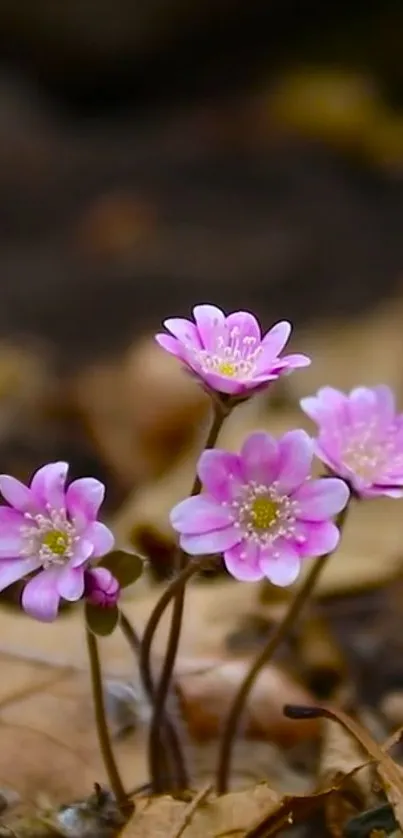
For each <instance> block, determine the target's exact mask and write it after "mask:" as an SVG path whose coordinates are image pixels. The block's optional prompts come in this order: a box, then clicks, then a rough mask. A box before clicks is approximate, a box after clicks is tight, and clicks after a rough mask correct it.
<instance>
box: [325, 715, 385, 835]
mask: <svg viewBox="0 0 403 838" xmlns="http://www.w3.org/2000/svg"><path fill="white" fill-rule="evenodd" d="M357 769H360V770H357ZM342 778H345V782H343V785H342V788H340V789H339V790H337V791H334V792H333V793H332V794H330V795H329V796H328V797H327V798H326V800H325V803H324V811H325V818H326V824H327V828H328V830H329V832H330V834H331V835H332V838H341V836H342V835H343V834H344V826H345V824H346V823H347V821H349V820H350V819H351V817H352V816H353V815H354V814H355V813H356V812H357V811H361V809H362V808H364V807H368V806H369V805H371V802H372V801H373V799H374V795H373V791H372V781H373V767H372V766H371V765H369V764H368V765H363V754H362V747H361V746H360V745H359V743H357V740H356V739H354V738H353V737H352V736H351V735H350V733H348V732H347V731H346V730H345V729H344V728H342V727H340V726H339V725H335V724H333V722H331V721H330V720H328V719H325V720H324V721H323V735H322V748H321V757H320V762H319V776H318V787H319V789H321V788H328V787H329V786H330V785H331V784H334V783H337V782H339V781H340V780H341V779H342ZM346 792H348V794H346Z"/></svg>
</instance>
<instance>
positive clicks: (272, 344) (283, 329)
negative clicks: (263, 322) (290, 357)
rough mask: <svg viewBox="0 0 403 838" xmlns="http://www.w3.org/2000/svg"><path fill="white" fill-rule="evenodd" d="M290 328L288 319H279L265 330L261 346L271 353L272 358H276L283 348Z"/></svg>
mask: <svg viewBox="0 0 403 838" xmlns="http://www.w3.org/2000/svg"><path fill="white" fill-rule="evenodd" d="M291 330H292V326H291V323H289V322H288V320H281V321H280V322H279V323H276V324H275V325H274V326H273V327H272V328H271V329H270V331H268V332H266V334H265V335H264V337H263V340H262V347H263V348H264V349H267V350H268V351H269V352H270V353H271V357H272V358H277V355H279V354H280V352H281V350H282V349H284V347H285V345H286V343H287V341H288V338H289V337H290V334H291Z"/></svg>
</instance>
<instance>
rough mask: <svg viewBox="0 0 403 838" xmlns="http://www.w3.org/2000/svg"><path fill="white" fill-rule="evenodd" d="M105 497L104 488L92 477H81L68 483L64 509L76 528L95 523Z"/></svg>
mask: <svg viewBox="0 0 403 838" xmlns="http://www.w3.org/2000/svg"><path fill="white" fill-rule="evenodd" d="M104 497H105V486H104V484H103V483H101V482H100V480H95V478H94V477H81V478H80V479H79V480H73V482H72V483H70V486H69V488H68V489H67V493H66V507H67V511H68V513H69V515H70V517H71V518H72V519H73V521H74V522H75V523H76V524H77V526H78V527H80V528H82V527H85V526H86V524H88V522H91V521H95V518H96V517H97V515H98V512H99V508H100V506H101V504H102V501H103V499H104Z"/></svg>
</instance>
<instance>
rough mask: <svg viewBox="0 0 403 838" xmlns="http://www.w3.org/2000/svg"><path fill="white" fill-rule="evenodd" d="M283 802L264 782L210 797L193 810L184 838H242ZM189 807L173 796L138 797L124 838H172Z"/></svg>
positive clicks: (183, 833)
mask: <svg viewBox="0 0 403 838" xmlns="http://www.w3.org/2000/svg"><path fill="white" fill-rule="evenodd" d="M280 803H281V796H280V795H279V794H277V792H275V791H273V789H271V788H270V787H269V786H268V785H266V784H265V783H261V784H260V785H257V786H256V787H255V788H253V789H249V790H248V791H241V792H233V793H231V794H227V795H224V796H223V797H215V796H211V797H209V798H208V799H207V800H204V801H202V802H201V804H200V806H199V807H198V808H197V809H196V810H195V811H194V813H193V816H192V819H191V821H190V823H189V825H188V826H187V827H186V829H185V830H184V831H183V832H182V835H183V838H218V836H220V837H221V838H224V836H225V835H227V834H228V836H229V835H235V834H236V836H239V838H241V836H242V835H244V834H245V833H246V832H247V830H248V829H250V828H251V826H252V825H253V823H254V822H255V821H256V820H257V819H258V818H259V817H261V816H262V815H263V814H264V813H265V814H266V813H267V811H268V810H269V811H275V810H276V809H277V808H278V806H279V804H280ZM188 807H189V804H188V803H184V802H182V801H179V800H173V799H172V798H171V797H157V798H151V799H148V800H139V801H138V804H137V810H136V813H135V815H134V817H133V818H132V820H131V822H130V823H129V824H128V826H127V827H126V829H125V830H124V833H123V835H124V838H167V835H169V836H170V838H171V835H172V838H173V836H174V835H175V834H178V829H179V828H180V827H181V825H182V822H183V817H184V814H185V813H186V811H187V810H188ZM175 830H176V833H175ZM179 834H180V833H179Z"/></svg>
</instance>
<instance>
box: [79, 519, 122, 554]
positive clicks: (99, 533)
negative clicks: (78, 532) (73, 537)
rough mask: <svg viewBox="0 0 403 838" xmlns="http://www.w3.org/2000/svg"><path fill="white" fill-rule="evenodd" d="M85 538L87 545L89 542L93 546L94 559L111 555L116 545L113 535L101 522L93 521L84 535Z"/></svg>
mask: <svg viewBox="0 0 403 838" xmlns="http://www.w3.org/2000/svg"><path fill="white" fill-rule="evenodd" d="M83 537H84V540H85V543H86V544H87V542H89V543H90V544H91V545H92V551H91V556H93V557H94V558H100V557H101V556H105V555H106V554H107V553H110V551H111V550H112V549H113V547H114V544H115V537H114V535H113V533H112V532H111V530H110V529H109V527H106V526H105V524H102V523H101V521H93V522H92V524H90V525H89V526H88V527H87V529H86V530H85V532H84V533H83Z"/></svg>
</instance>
